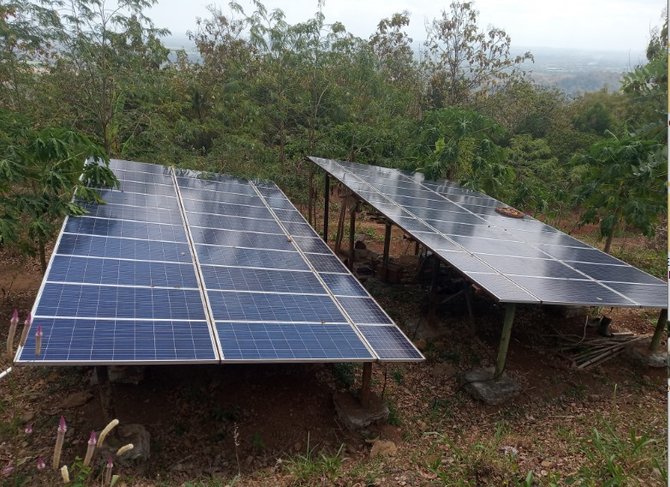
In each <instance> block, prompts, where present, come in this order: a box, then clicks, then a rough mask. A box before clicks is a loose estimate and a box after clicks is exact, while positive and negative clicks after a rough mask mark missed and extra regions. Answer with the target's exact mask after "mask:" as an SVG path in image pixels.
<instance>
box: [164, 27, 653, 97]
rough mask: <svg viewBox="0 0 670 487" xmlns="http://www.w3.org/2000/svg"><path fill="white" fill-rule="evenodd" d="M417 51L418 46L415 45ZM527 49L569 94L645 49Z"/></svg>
mask: <svg viewBox="0 0 670 487" xmlns="http://www.w3.org/2000/svg"><path fill="white" fill-rule="evenodd" d="M164 43H165V45H166V46H167V47H168V48H169V49H170V50H171V51H173V52H176V51H177V50H179V49H183V50H184V51H186V53H187V55H188V58H189V59H191V60H192V61H199V60H200V55H199V53H198V51H197V49H196V47H195V44H194V43H193V42H192V41H191V40H190V39H189V38H188V37H186V36H176V35H173V36H170V37H167V38H165V39H164ZM415 49H416V51H417V52H418V51H419V49H420V46H415ZM526 51H530V52H531V53H533V56H534V57H535V62H534V63H526V64H525V65H524V68H525V69H526V71H527V72H528V73H529V75H530V76H531V78H532V79H533V80H534V81H535V82H536V83H537V84H539V85H541V86H546V87H555V88H558V89H559V90H561V91H563V92H565V93H566V94H567V95H568V96H577V95H579V94H581V93H586V92H590V91H598V90H601V89H603V88H607V89H608V90H610V91H616V90H618V89H619V86H620V83H621V77H622V75H623V74H624V73H626V72H628V71H630V70H632V69H633V68H634V67H635V66H637V65H639V64H643V63H644V62H646V59H645V56H644V52H642V51H636V50H631V51H630V52H624V51H593V50H589V49H562V48H551V47H523V48H516V49H514V50H513V52H512V54H513V55H517V54H521V53H523V52H526Z"/></svg>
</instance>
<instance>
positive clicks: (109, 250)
mask: <svg viewBox="0 0 670 487" xmlns="http://www.w3.org/2000/svg"><path fill="white" fill-rule="evenodd" d="M57 252H58V254H62V255H79V256H82V257H107V258H119V259H120V258H123V259H131V260H142V261H163V262H187V263H191V262H192V261H193V259H192V258H191V252H190V250H189V248H188V244H186V243H177V242H162V241H159V240H134V239H126V238H116V237H114V238H112V237H99V236H94V235H77V234H67V233H65V234H63V235H62V237H61V239H60V245H59V246H58V249H57Z"/></svg>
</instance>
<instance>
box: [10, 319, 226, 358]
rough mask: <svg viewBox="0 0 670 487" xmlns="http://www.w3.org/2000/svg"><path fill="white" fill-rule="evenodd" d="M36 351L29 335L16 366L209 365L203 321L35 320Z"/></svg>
mask: <svg viewBox="0 0 670 487" xmlns="http://www.w3.org/2000/svg"><path fill="white" fill-rule="evenodd" d="M36 323H37V324H39V325H40V326H41V327H42V333H43V335H42V346H41V353H40V355H39V357H35V336H34V334H30V335H29V336H28V340H27V343H26V346H25V347H24V348H23V350H22V353H21V356H20V359H21V361H32V360H36V359H37V360H39V361H40V362H42V363H55V364H60V363H67V362H71V363H82V364H85V363H96V364H105V363H129V364H132V363H154V362H158V363H160V362H165V363H174V362H176V363H189V362H198V363H207V362H211V363H215V362H218V359H217V356H216V353H215V350H214V348H213V346H212V340H211V336H210V332H209V325H208V324H207V322H206V321H181V320H170V321H142V320H103V319H98V320H96V319H90V318H82V319H75V320H72V319H61V318H38V319H37V320H36Z"/></svg>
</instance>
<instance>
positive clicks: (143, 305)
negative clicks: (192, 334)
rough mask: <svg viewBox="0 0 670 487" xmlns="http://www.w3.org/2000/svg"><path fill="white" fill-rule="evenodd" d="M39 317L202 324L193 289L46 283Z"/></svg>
mask: <svg viewBox="0 0 670 487" xmlns="http://www.w3.org/2000/svg"><path fill="white" fill-rule="evenodd" d="M35 315H36V319H37V318H39V317H40V316H49V317H72V318H129V319H154V320H170V319H172V320H174V319H179V320H204V319H205V311H204V308H203V305H202V300H201V297H200V293H199V292H198V291H197V290H192V289H164V288H143V287H116V286H92V285H79V284H58V283H51V282H47V284H46V286H44V289H43V290H42V296H41V298H40V300H39V303H38V306H37V310H36V312H35Z"/></svg>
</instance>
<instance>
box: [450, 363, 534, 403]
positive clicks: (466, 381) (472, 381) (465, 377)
mask: <svg viewBox="0 0 670 487" xmlns="http://www.w3.org/2000/svg"><path fill="white" fill-rule="evenodd" d="M494 372H495V369H494V368H493V367H487V368H480V369H473V370H469V371H467V372H465V373H463V374H462V375H461V376H460V377H459V380H460V383H461V384H462V386H463V388H464V389H465V390H466V391H467V392H468V394H470V395H471V396H472V397H474V398H475V399H477V400H479V401H482V402H484V403H486V404H502V403H504V402H506V401H507V400H509V399H511V398H513V397H515V396H517V395H518V394H519V393H520V392H521V386H520V385H519V384H518V383H516V382H514V381H513V380H512V379H510V378H509V377H507V376H506V375H505V374H503V375H502V377H501V378H500V379H497V380H494V379H493V374H494Z"/></svg>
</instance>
